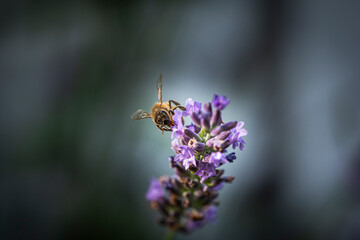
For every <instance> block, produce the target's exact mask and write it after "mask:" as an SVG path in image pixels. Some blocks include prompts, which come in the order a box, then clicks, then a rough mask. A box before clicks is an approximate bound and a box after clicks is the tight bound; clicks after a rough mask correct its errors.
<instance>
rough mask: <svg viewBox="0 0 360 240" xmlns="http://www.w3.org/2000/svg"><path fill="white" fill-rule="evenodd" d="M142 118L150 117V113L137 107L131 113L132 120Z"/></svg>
mask: <svg viewBox="0 0 360 240" xmlns="http://www.w3.org/2000/svg"><path fill="white" fill-rule="evenodd" d="M143 118H151V115H150V113H148V112H145V111H144V110H142V109H138V110H137V111H136V112H134V113H133V115H131V119H132V120H139V119H143Z"/></svg>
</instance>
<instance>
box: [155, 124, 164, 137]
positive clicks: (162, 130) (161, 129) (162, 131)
mask: <svg viewBox="0 0 360 240" xmlns="http://www.w3.org/2000/svg"><path fill="white" fill-rule="evenodd" d="M156 127H157V128H158V129H159V130H160V131H161V134H162V135H164V129H163V128H162V127H160V126H159V125H158V124H156Z"/></svg>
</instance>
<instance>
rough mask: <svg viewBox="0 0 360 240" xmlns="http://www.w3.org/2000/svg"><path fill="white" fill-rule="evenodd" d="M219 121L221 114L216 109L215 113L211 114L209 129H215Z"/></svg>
mask: <svg viewBox="0 0 360 240" xmlns="http://www.w3.org/2000/svg"><path fill="white" fill-rule="evenodd" d="M219 121H220V122H221V112H220V111H219V110H218V109H216V111H215V112H213V113H212V116H211V120H210V127H211V128H214V127H216V126H217V125H218V122H219Z"/></svg>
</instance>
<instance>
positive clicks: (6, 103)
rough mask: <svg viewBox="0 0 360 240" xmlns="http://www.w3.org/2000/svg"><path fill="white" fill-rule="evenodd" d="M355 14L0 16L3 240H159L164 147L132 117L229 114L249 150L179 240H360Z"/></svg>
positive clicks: (243, 9)
mask: <svg viewBox="0 0 360 240" xmlns="http://www.w3.org/2000/svg"><path fill="white" fill-rule="evenodd" d="M359 7H360V4H359V2H358V1H314V0H303V1H285V0H276V1H265V0H259V1H254V0H245V1H235V0H233V1H226V2H225V1H195V2H194V1H135V2H134V1H118V2H112V1H74V0H73V1H61V3H54V2H51V1H36V2H35V1H25V0H15V1H1V2H0V19H1V21H0V99H1V101H0V114H1V117H0V121H1V124H0V128H1V130H0V157H1V160H0V239H75V238H76V239H161V238H162V236H163V234H164V233H165V230H166V229H165V228H163V227H160V226H158V225H157V223H156V217H157V213H156V212H155V211H153V210H151V209H150V208H149V204H148V202H147V201H146V199H145V193H146V191H147V188H148V186H149V180H150V179H151V177H152V176H154V177H159V176H161V175H166V174H170V175H171V174H172V170H171V169H170V168H169V164H168V160H167V158H168V156H169V155H172V154H173V152H172V150H171V149H170V134H169V133H165V134H164V135H161V132H160V131H159V130H158V129H157V128H156V127H155V125H154V124H153V123H152V121H151V120H150V119H146V120H142V121H131V120H130V116H131V114H132V113H133V112H134V111H135V110H137V109H138V108H143V109H145V110H150V108H151V107H152V104H153V103H154V102H155V101H156V87H155V86H156V81H157V79H158V76H159V75H160V73H162V74H163V97H164V99H165V100H169V99H174V100H176V101H178V102H180V103H182V104H184V103H185V101H186V99H187V98H189V97H191V98H193V99H194V100H199V101H201V102H206V101H210V100H211V99H212V97H213V95H214V94H215V93H217V94H220V95H226V96H227V97H228V98H230V99H231V104H230V105H229V106H228V107H227V108H226V110H225V111H224V119H225V120H226V121H229V120H243V121H245V128H246V129H247V130H248V131H249V135H248V136H247V137H245V141H246V142H247V146H246V148H245V150H244V151H243V152H240V151H238V150H237V156H238V158H237V160H236V162H234V163H233V164H229V165H228V166H227V167H225V170H226V173H227V174H228V175H233V176H235V181H234V182H233V183H232V184H228V185H226V186H225V187H224V189H223V190H222V191H221V192H220V198H219V200H220V202H221V204H220V206H219V211H218V218H217V221H216V223H215V224H213V225H212V224H209V225H207V226H206V227H204V228H202V229H201V230H199V231H197V232H194V233H193V234H191V235H178V236H177V239H207V240H212V239H250V240H251V239H360V187H359V186H360V148H359V147H360V125H359V123H360V108H359V101H360V94H359V93H360V81H359V77H360V66H359V62H360V52H359V50H360V48H359V46H358V45H359V42H360V28H359V22H360V16H359V10H360V8H359Z"/></svg>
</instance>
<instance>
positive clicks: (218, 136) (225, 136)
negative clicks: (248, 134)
mask: <svg viewBox="0 0 360 240" xmlns="http://www.w3.org/2000/svg"><path fill="white" fill-rule="evenodd" d="M230 133H231V132H230V131H224V132H221V133H220V134H219V135H217V136H216V139H219V140H225V139H226V138H227V137H228V136H229V135H230Z"/></svg>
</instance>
